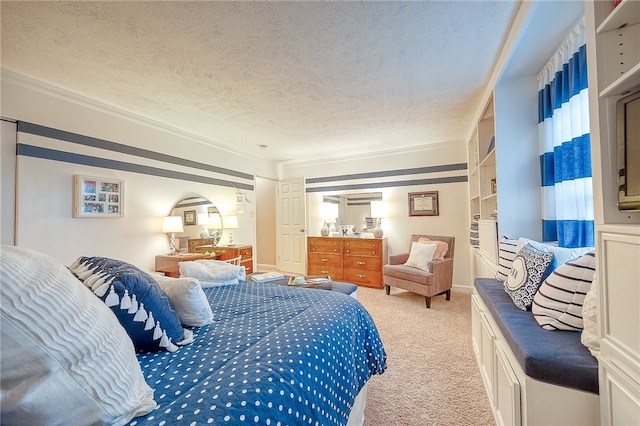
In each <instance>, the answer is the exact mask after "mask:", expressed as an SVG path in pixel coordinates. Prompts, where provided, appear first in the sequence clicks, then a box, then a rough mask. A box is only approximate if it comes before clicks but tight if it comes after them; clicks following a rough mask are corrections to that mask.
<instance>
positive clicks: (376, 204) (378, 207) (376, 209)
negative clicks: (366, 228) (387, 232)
mask: <svg viewBox="0 0 640 426" xmlns="http://www.w3.org/2000/svg"><path fill="white" fill-rule="evenodd" d="M384 210H385V209H384V202H383V201H382V200H376V201H372V202H371V217H373V218H375V219H376V227H375V228H374V229H373V236H374V237H376V238H382V235H383V233H384V232H383V231H382V228H381V225H382V218H383V217H384V216H385V211H384Z"/></svg>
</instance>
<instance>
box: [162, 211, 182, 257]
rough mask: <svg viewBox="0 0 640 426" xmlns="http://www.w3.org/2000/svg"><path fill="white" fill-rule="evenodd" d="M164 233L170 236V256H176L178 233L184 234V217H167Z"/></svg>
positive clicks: (163, 223) (163, 227)
mask: <svg viewBox="0 0 640 426" xmlns="http://www.w3.org/2000/svg"><path fill="white" fill-rule="evenodd" d="M162 232H165V233H167V234H169V254H176V253H177V252H178V250H176V234H175V233H176V232H184V228H183V227H182V216H167V217H165V218H164V222H162Z"/></svg>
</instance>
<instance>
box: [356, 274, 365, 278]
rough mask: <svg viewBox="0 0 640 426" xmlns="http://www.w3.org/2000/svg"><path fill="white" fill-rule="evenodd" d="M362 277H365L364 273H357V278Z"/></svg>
mask: <svg viewBox="0 0 640 426" xmlns="http://www.w3.org/2000/svg"><path fill="white" fill-rule="evenodd" d="M364 277H366V275H364V274H358V278H364Z"/></svg>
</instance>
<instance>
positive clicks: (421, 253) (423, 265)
mask: <svg viewBox="0 0 640 426" xmlns="http://www.w3.org/2000/svg"><path fill="white" fill-rule="evenodd" d="M437 247H438V246H437V245H436V244H423V243H418V242H415V241H414V242H412V243H411V251H410V252H409V258H408V259H407V262H406V263H405V265H406V266H411V267H414V268H418V269H422V270H423V271H426V272H429V263H431V261H432V260H433V254H434V253H435V252H436V248H437Z"/></svg>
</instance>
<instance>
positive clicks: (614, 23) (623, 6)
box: [596, 0, 640, 34]
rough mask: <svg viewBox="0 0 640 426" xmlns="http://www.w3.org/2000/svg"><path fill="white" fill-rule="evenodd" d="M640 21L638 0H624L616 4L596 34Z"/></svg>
mask: <svg viewBox="0 0 640 426" xmlns="http://www.w3.org/2000/svg"><path fill="white" fill-rule="evenodd" d="M638 23H640V2H639V1H638V0H624V1H622V2H620V4H619V5H618V6H616V7H615V8H614V9H613V10H612V11H611V13H610V14H609V16H607V17H606V18H605V19H604V21H602V24H600V25H599V26H598V29H597V30H596V31H597V33H598V34H601V33H604V32H606V31H611V30H616V29H618V28H622V27H624V26H627V25H634V24H638Z"/></svg>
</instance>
